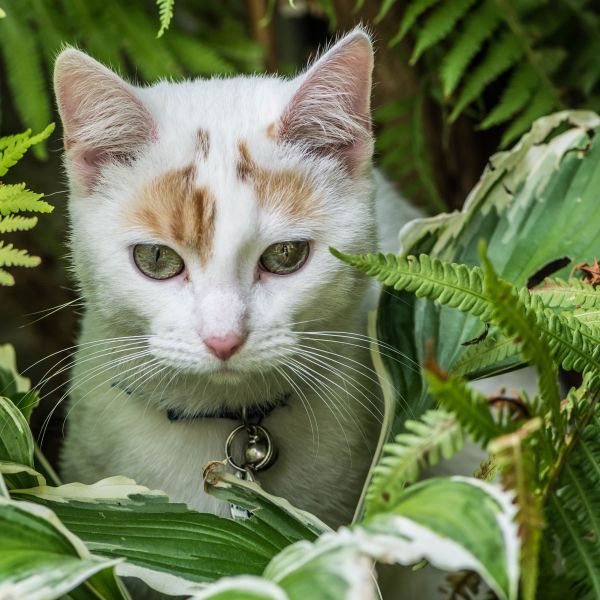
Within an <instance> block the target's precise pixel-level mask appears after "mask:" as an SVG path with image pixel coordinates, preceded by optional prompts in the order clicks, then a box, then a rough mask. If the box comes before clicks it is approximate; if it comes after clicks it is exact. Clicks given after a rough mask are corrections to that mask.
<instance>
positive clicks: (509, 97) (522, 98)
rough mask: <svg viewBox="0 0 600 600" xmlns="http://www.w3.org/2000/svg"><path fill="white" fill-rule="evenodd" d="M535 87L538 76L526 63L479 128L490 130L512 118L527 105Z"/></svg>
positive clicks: (517, 70)
mask: <svg viewBox="0 0 600 600" xmlns="http://www.w3.org/2000/svg"><path fill="white" fill-rule="evenodd" d="M535 85H536V76H535V72H534V70H533V68H532V67H531V65H530V64H529V63H524V64H522V65H520V66H519V67H517V68H516V69H515V70H514V71H513V72H512V74H511V76H510V79H509V81H508V84H507V86H506V88H504V91H503V92H502V96H501V98H500V102H499V103H498V104H496V106H495V107H494V109H493V110H492V111H491V112H490V113H489V114H488V116H487V117H486V118H485V119H484V120H483V121H482V122H481V123H480V124H479V128H480V129H489V128H490V127H494V126H495V125H500V123H505V122H506V121H508V120H509V119H510V118H512V117H513V116H514V115H515V114H516V113H518V112H519V111H520V110H521V109H522V108H523V107H524V106H525V105H526V104H527V101H528V100H529V98H531V94H532V93H533V90H534V89H535Z"/></svg>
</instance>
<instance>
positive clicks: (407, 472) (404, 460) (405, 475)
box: [366, 410, 464, 516]
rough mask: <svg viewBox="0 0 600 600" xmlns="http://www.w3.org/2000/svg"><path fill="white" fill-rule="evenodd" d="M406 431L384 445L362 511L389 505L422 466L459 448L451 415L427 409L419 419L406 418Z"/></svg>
mask: <svg viewBox="0 0 600 600" xmlns="http://www.w3.org/2000/svg"><path fill="white" fill-rule="evenodd" d="M404 425H405V427H406V430H407V433H401V434H399V435H397V436H396V438H395V439H394V442H393V443H390V444H387V445H386V446H385V448H384V453H385V454H384V456H383V458H382V459H381V461H380V462H379V464H378V465H377V467H376V469H375V471H374V473H373V479H372V482H371V484H370V486H369V490H368V492H367V504H366V514H367V516H368V515H371V514H374V513H376V512H380V511H383V510H386V509H387V507H388V506H392V505H393V504H394V503H395V502H396V500H397V497H398V495H399V494H400V493H401V492H402V490H403V489H404V487H405V485H406V484H408V483H413V482H415V481H416V480H417V477H418V476H419V473H420V472H421V470H422V469H424V468H426V467H430V466H434V465H436V464H437V463H438V462H439V461H440V459H441V458H445V459H448V458H451V457H452V456H453V455H454V454H456V453H457V452H459V451H460V450H462V447H463V444H464V438H463V432H462V428H461V426H460V425H459V424H458V422H457V420H456V418H455V417H453V416H452V415H450V414H448V413H446V412H444V411H441V410H429V411H427V412H426V413H425V414H424V415H423V416H422V417H421V419H420V420H419V421H406V423H405V424H404Z"/></svg>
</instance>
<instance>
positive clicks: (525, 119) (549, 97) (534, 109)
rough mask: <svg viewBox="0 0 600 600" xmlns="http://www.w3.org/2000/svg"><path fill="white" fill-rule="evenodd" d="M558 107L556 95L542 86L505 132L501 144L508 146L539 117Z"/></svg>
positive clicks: (504, 146)
mask: <svg viewBox="0 0 600 600" xmlns="http://www.w3.org/2000/svg"><path fill="white" fill-rule="evenodd" d="M555 107H556V95H555V93H554V92H553V91H551V90H549V89H548V88H546V87H541V88H539V89H538V90H537V92H536V93H535V94H534V95H533V98H532V99H531V102H530V103H529V106H528V107H527V109H526V110H525V111H524V112H523V113H522V114H521V115H519V116H518V117H517V118H516V119H515V120H514V121H513V122H512V124H511V125H510V127H509V128H508V129H507V130H506V131H505V132H504V134H503V136H502V140H501V142H500V145H501V146H502V147H503V148H506V147H507V146H508V145H509V144H510V143H512V142H514V141H515V140H516V139H517V138H518V137H519V136H521V135H522V134H523V133H525V132H526V131H527V130H528V129H529V127H530V126H531V124H532V123H533V122H534V121H535V120H536V119H537V118H539V117H542V116H544V115H546V114H548V113H549V112H551V111H552V110H553V109H554V108H555Z"/></svg>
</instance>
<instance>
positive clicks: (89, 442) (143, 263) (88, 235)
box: [55, 30, 416, 526]
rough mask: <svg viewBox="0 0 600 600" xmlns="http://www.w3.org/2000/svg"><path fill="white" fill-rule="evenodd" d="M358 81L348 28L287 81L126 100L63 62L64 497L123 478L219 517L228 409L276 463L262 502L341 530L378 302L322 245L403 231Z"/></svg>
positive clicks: (363, 465)
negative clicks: (291, 507) (272, 499)
mask: <svg viewBox="0 0 600 600" xmlns="http://www.w3.org/2000/svg"><path fill="white" fill-rule="evenodd" d="M372 66H373V51H372V47H371V42H370V40H369V37H368V36H367V35H366V34H365V33H364V32H363V31H362V30H355V31H353V32H352V33H350V34H349V35H347V36H346V37H344V38H343V39H341V40H340V41H339V42H338V43H337V44H336V45H335V46H333V47H332V48H331V49H330V50H329V51H328V52H326V53H325V54H324V55H323V56H321V58H320V59H319V60H318V61H316V62H315V63H314V64H313V65H312V66H311V67H310V68H309V69H308V70H307V71H306V72H305V73H303V74H301V75H300V76H298V77H296V78H295V79H292V80H285V79H281V78H277V77H267V76H252V77H247V76H241V77H234V78H229V79H221V78H214V79H210V80H193V81H185V82H182V83H170V82H160V83H158V84H156V85H153V86H151V87H135V86H132V85H130V84H128V83H126V82H124V81H123V80H121V79H120V78H119V77H118V76H117V75H115V74H114V73H112V72H111V71H109V70H108V69H106V68H105V67H103V66H102V65H100V64H99V63H97V62H96V61H94V60H93V59H91V58H90V57H88V56H87V55H85V54H83V53H81V52H79V51H77V50H74V49H67V50H65V51H63V52H62V53H61V54H60V56H59V57H58V60H57V63H56V74H55V85H56V94H57V98H58V105H59V109H60V114H61V117H62V121H63V125H64V136H65V139H64V141H65V148H66V167H67V172H68V177H69V182H70V189H71V197H70V203H69V210H70V219H71V248H72V254H73V265H74V271H75V273H76V276H77V279H78V281H79V282H80V285H81V291H82V294H83V296H84V298H85V304H86V309H85V316H84V319H83V325H82V333H81V340H80V343H81V346H80V349H79V351H78V354H77V360H76V366H75V369H74V376H73V385H72V389H71V394H70V404H69V410H68V436H67V439H66V443H65V447H64V450H63V455H62V471H63V474H64V476H65V478H66V479H68V480H76V481H82V482H92V481H96V480H98V479H101V478H103V477H106V476H110V475H117V474H122V475H127V476H130V477H132V478H134V479H135V480H136V481H137V482H139V483H142V484H144V485H147V486H149V487H151V488H158V489H162V490H164V491H165V492H166V493H167V494H168V495H169V496H170V497H171V498H172V500H174V501H182V502H186V503H188V504H189V505H190V506H191V507H193V508H196V509H198V510H201V511H210V512H213V513H216V514H229V507H228V506H227V505H226V504H224V503H220V502H218V501H216V500H215V499H213V498H211V497H209V496H207V495H206V494H205V493H204V492H203V489H202V468H203V466H204V465H205V464H206V463H207V462H208V461H210V460H215V459H222V458H223V457H224V446H225V440H226V438H227V436H228V434H229V433H230V432H231V431H232V429H234V428H235V427H236V426H237V425H239V418H240V416H241V412H242V408H243V407H245V406H246V407H249V411H250V413H251V414H252V415H253V417H256V414H257V413H259V412H260V411H261V409H262V410H263V411H264V412H266V413H267V414H266V416H265V417H264V418H263V419H262V423H261V424H262V425H264V427H265V428H266V429H267V430H268V431H269V432H270V434H271V435H272V437H273V439H274V442H275V445H276V447H277V459H276V461H275V463H274V465H273V466H271V467H270V468H269V469H268V470H265V471H261V472H260V473H259V474H258V478H259V481H260V483H261V484H262V485H263V486H264V488H265V489H267V490H268V491H270V492H272V493H274V494H277V495H280V496H284V497H286V498H288V499H289V500H290V501H292V502H293V503H294V504H296V505H297V506H299V507H301V508H304V509H306V510H309V511H311V512H313V513H315V514H317V515H318V516H320V517H321V518H322V519H324V520H325V521H326V522H328V523H329V524H330V525H333V526H335V525H337V524H340V523H343V522H347V521H348V520H349V519H350V517H351V515H352V511H353V510H354V507H355V504H356V501H357V497H358V494H359V492H360V489H361V485H362V482H363V479H364V476H365V474H366V470H367V468H368V466H369V463H370V461H371V453H372V450H373V447H374V444H375V441H376V438H377V434H378V430H379V423H380V420H381V404H380V400H379V396H378V388H377V385H376V382H375V376H374V374H373V372H372V371H370V370H369V367H368V365H369V358H368V341H367V339H366V337H365V336H364V334H365V333H366V331H365V321H366V319H365V315H366V309H367V305H368V304H369V302H370V301H372V294H371V298H369V290H370V289H374V288H373V284H372V283H371V282H369V281H368V280H367V279H366V278H365V277H364V276H362V275H361V274H360V273H359V272H358V271H357V270H355V269H352V268H350V267H348V266H346V265H344V264H342V263H341V262H340V261H339V260H337V259H335V258H334V257H333V256H332V255H331V254H330V252H329V246H334V247H336V248H339V249H340V250H342V251H345V252H351V253H352V252H369V251H373V250H375V249H376V247H377V246H379V247H384V248H386V249H391V250H395V249H396V247H397V231H398V230H399V229H400V227H401V225H402V224H403V220H406V215H407V214H408V215H410V216H416V212H412V213H411V212H410V209H408V208H406V207H405V206H404V205H402V204H400V203H399V202H398V199H397V197H396V196H395V195H394V194H391V193H378V194H377V203H378V204H377V208H376V204H375V195H376V194H375V189H374V174H373V171H372V165H371V160H372V151H373V143H372V134H371V122H370V114H369V113H370V93H371V71H372ZM388 191H389V190H388ZM376 214H377V215H378V216H379V220H380V221H381V222H382V223H385V225H386V229H387V234H386V237H387V239H384V240H379V242H378V240H377V233H376V221H377V217H376Z"/></svg>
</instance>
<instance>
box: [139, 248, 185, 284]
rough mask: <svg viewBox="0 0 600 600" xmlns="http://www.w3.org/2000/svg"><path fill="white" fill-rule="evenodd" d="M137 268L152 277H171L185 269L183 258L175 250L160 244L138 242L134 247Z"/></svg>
mask: <svg viewBox="0 0 600 600" xmlns="http://www.w3.org/2000/svg"><path fill="white" fill-rule="evenodd" d="M133 260H134V262H135V264H136V266H137V268H138V269H139V270H140V271H141V272H142V273H143V274H144V275H147V276H148V277H151V278H152V279H171V277H175V276H176V275H179V273H181V272H182V271H183V267H184V264H183V259H182V258H181V256H179V254H177V252H175V250H172V249H171V248H169V247H168V246H162V245H160V244H137V245H136V246H134V247H133Z"/></svg>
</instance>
